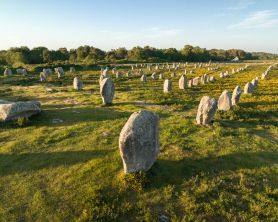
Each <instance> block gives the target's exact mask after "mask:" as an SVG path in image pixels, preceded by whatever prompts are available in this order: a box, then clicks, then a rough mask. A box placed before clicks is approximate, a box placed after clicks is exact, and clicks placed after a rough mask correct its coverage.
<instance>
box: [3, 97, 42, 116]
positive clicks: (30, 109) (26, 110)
mask: <svg viewBox="0 0 278 222" xmlns="http://www.w3.org/2000/svg"><path fill="white" fill-rule="evenodd" d="M40 107H41V104H40V103H39V102H37V101H28V102H8V101H3V100H0V121H8V120H15V119H18V118H19V117H30V116H32V115H34V114H37V113H39V112H40V111H41V108H40Z"/></svg>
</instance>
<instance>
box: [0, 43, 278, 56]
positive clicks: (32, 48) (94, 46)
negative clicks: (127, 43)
mask: <svg viewBox="0 0 278 222" xmlns="http://www.w3.org/2000/svg"><path fill="white" fill-rule="evenodd" d="M185 45H191V44H185ZM185 45H184V46H185ZM82 46H90V47H94V48H98V49H100V50H102V51H105V52H108V51H111V50H116V49H119V48H125V49H127V50H131V49H132V48H134V47H141V48H144V47H152V48H156V49H169V48H175V47H167V48H159V47H154V46H152V45H144V46H140V45H137V46H133V47H131V48H127V47H124V46H120V47H117V48H113V49H108V50H105V49H102V48H100V47H96V46H94V45H89V44H85V45H79V46H77V47H71V48H69V47H65V46H61V47H58V48H49V47H47V46H44V45H38V46H34V47H29V46H26V45H22V46H11V47H9V48H7V49H0V51H7V50H9V49H11V48H20V47H28V48H29V49H33V48H38V47H45V48H47V49H48V50H54V51H55V50H59V49H60V48H66V49H67V50H68V51H69V50H71V49H77V48H78V47H82ZM184 46H182V47H180V48H175V49H176V50H181V49H182V48H183V47H184ZM191 46H193V47H200V48H204V49H206V50H212V49H217V50H233V49H237V50H243V51H245V52H248V53H269V54H274V55H278V53H272V52H267V51H247V50H244V49H241V48H226V49H224V48H216V47H215V48H206V47H201V46H199V45H191Z"/></svg>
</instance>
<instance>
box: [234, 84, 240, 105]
mask: <svg viewBox="0 0 278 222" xmlns="http://www.w3.org/2000/svg"><path fill="white" fill-rule="evenodd" d="M240 95H241V88H240V86H236V88H235V89H234V91H233V95H232V105H233V106H236V105H237V104H238V102H239V99H240Z"/></svg>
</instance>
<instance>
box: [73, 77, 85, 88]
mask: <svg viewBox="0 0 278 222" xmlns="http://www.w3.org/2000/svg"><path fill="white" fill-rule="evenodd" d="M73 88H74V89H75V90H82V88H83V82H82V81H81V80H80V79H79V78H78V77H74V79H73Z"/></svg>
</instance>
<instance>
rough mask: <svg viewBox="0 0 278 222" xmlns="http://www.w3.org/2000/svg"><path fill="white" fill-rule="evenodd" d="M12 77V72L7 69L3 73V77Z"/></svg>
mask: <svg viewBox="0 0 278 222" xmlns="http://www.w3.org/2000/svg"><path fill="white" fill-rule="evenodd" d="M12 75H13V72H12V70H11V69H9V68H6V69H5V71H4V76H12Z"/></svg>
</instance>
